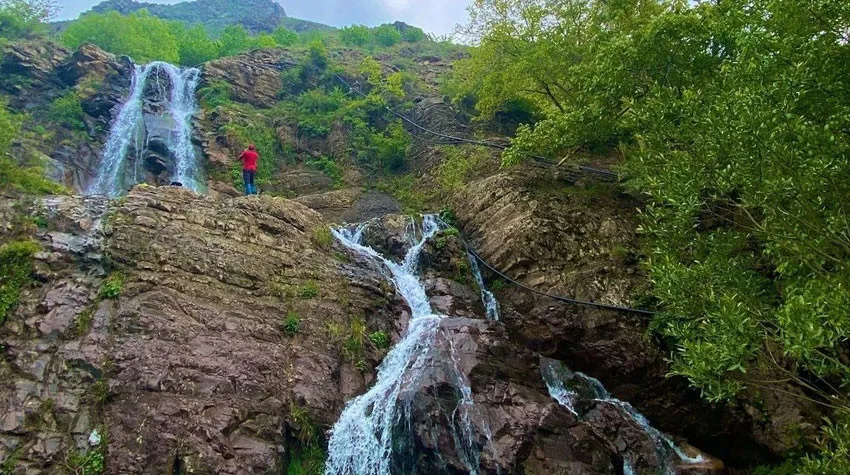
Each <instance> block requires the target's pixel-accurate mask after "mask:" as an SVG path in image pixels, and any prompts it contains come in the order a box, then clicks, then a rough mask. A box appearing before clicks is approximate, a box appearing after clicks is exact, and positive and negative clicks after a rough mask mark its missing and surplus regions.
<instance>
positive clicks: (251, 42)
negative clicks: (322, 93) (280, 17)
mask: <svg viewBox="0 0 850 475" xmlns="http://www.w3.org/2000/svg"><path fill="white" fill-rule="evenodd" d="M297 39H298V35H297V33H295V32H293V31H290V30H288V29H286V28H284V27H280V28H278V29H277V30H275V31H274V33H272V34H270V35H258V36H251V35H250V34H249V33H248V32H247V31H246V30H245V28H244V27H242V26H241V25H230V26H227V27H225V28H224V30H223V31H222V32H221V35H220V36H219V37H218V38H213V37H212V36H210V34H209V32H208V31H207V30H206V29H205V28H204V27H203V26H194V27H191V28H187V27H186V26H184V25H183V24H182V23H180V22H178V21H171V20H163V19H160V18H158V17H156V16H153V15H151V14H150V13H148V11H147V10H140V11H137V12H134V13H131V14H129V15H121V14H120V13H117V12H114V11H111V12H107V13H102V14H101V13H89V14H86V15H84V16H82V17H81V18H80V19H79V20H76V21H74V22H72V23H71V24H70V25H69V26H68V28H67V30H65V32H64V33H63V34H62V36H61V40H62V42H63V43H64V44H65V45H66V46H69V47H71V48H78V47H79V46H80V45H81V44H83V43H85V42H90V43H94V44H96V45H97V46H99V47H101V48H103V49H104V50H106V51H109V52H111V53H115V54H126V55H128V56H130V57H132V58H133V59H134V60H135V61H137V62H149V61H154V60H160V61H168V62H170V63H175V64H182V65H184V66H197V65H199V64H201V63H204V62H206V61H210V60H213V59H216V58H220V57H223V56H231V55H235V54H239V53H242V52H245V51H249V50H252V49H256V48H274V47H279V46H291V45H292V44H294V43H295V41H296V40H297Z"/></svg>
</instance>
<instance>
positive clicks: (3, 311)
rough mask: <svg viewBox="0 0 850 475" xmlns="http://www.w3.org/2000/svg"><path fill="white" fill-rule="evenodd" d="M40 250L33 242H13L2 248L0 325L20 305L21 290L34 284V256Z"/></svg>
mask: <svg viewBox="0 0 850 475" xmlns="http://www.w3.org/2000/svg"><path fill="white" fill-rule="evenodd" d="M39 249H40V248H39V246H38V244H36V243H35V242H33V241H13V242H10V243H6V244H4V245H3V246H2V247H0V324H3V323H4V322H5V321H6V318H7V317H8V316H9V313H10V311H11V310H12V309H13V308H14V307H15V306H16V305H17V304H18V299H19V298H20V295H21V290H23V288H24V287H26V286H27V285H28V284H29V283H30V282H32V256H33V255H34V254H35V253H36V252H38V251H39Z"/></svg>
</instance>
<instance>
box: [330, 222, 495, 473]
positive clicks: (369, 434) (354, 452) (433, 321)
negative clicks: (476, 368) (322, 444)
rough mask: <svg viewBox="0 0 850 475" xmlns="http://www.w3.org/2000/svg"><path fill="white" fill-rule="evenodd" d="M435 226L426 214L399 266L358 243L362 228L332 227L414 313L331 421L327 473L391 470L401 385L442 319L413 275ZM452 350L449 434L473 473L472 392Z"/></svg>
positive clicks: (411, 377) (417, 369) (421, 362)
mask: <svg viewBox="0 0 850 475" xmlns="http://www.w3.org/2000/svg"><path fill="white" fill-rule="evenodd" d="M439 228H440V226H439V225H438V224H437V221H436V219H435V217H434V216H425V217H424V220H423V223H422V232H421V238H420V239H419V240H418V241H417V242H416V243H415V244H414V245H413V246H412V247H411V248H410V250H409V251H408V252H407V255H406V256H405V258H404V261H403V262H402V263H401V264H397V263H395V262H393V261H392V260H390V259H387V258H385V257H383V256H381V255H380V254H379V253H378V252H377V251H375V250H374V249H372V248H371V247H366V246H363V245H361V244H360V237H361V236H362V233H363V228H362V226H361V227H359V228H357V229H356V230H346V229H342V230H333V231H332V232H333V234H334V236H335V237H336V239H337V240H338V241H339V242H340V243H342V244H343V245H344V246H345V247H347V248H348V249H350V250H351V251H353V252H355V253H357V254H359V255H361V256H364V257H367V258H370V259H374V260H376V261H378V262H379V263H381V264H382V265H383V267H384V268H385V269H387V270H389V275H388V277H389V278H390V280H391V281H392V283H393V284H394V286H395V288H396V289H397V290H398V292H399V293H400V294H401V296H402V298H403V299H404V300H405V302H406V303H407V305H408V306H409V307H410V310H411V313H412V316H411V320H410V324H409V327H408V329H407V332H406V333H405V335H404V336H403V338H402V340H401V341H400V342H399V343H398V344H397V345H396V346H395V347H393V349H392V350H390V352H389V353H388V354H387V356H386V358H384V361H383V362H382V363H381V365H380V366H379V367H378V377H377V381H376V382H375V384H374V386H373V387H372V388H371V389H370V390H369V391H368V392H366V393H365V394H363V395H362V396H359V397H357V398H355V399H353V400H352V401H350V402H349V403H348V404H347V405H346V407H345V410H344V411H343V413H342V415H341V416H340V419H339V421H337V423H336V424H335V425H334V427H333V429H332V432H331V438H330V442H329V443H328V461H327V465H326V466H325V473H326V474H328V475H339V474H346V475H384V474H389V473H391V465H392V455H393V440H392V437H393V429H394V427H396V426H397V424H398V423H399V422H401V418H402V412H403V411H402V409H403V408H402V407H399V406H400V396H401V394H402V391H403V389H404V388H403V386H405V385H407V384H410V383H411V381H415V380H416V378H417V376H418V375H419V374H420V373H421V371H422V369H423V367H424V366H425V365H426V363H427V362H428V353H429V348H430V347H431V345H432V344H433V342H434V341H435V339H436V336H437V332H438V326H439V324H440V320H441V319H442V318H444V316H442V315H435V314H434V311H433V310H432V308H431V304H430V301H429V299H428V296H427V295H426V294H425V288H424V287H423V285H422V283H421V282H420V280H419V277H418V276H417V275H416V272H417V267H418V265H419V256H420V253H421V251H422V246H424V245H425V243H426V242H427V241H428V239H430V238H431V237H433V236H434V235H435V234H436V233H437V231H438V230H439ZM406 234H407V236H406V237H409V238H412V239H415V236H416V227H415V226H410V227H408V230H407V233H406ZM451 352H452V362H451V363H453V365H454V371H453V372H454V379H455V381H454V384H455V385H456V389H457V390H458V391H459V393H460V401H459V403H458V406H457V408H456V409H455V411H454V413H453V414H452V425H453V427H452V433H453V435H454V439H455V445H456V446H457V448H458V455H459V456H460V457H461V458H462V460H463V461H464V463H466V464H467V465H468V467H467V468H468V469H469V470H470V472H471V473H473V474H474V473H476V472H477V470H478V459H479V458H480V453H479V451H477V450H476V449H475V448H474V444H473V443H472V437H473V434H472V427H471V422H470V411H471V410H472V407H473V405H474V402H473V400H472V390H471V388H470V387H469V383H468V381H466V378H465V377H464V375H463V374H462V372H461V371H460V369H459V368H458V366H457V361H456V359H455V354H454V348H453V347H451ZM408 415H409V411H408ZM408 422H409V421H408Z"/></svg>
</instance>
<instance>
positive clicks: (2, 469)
mask: <svg viewBox="0 0 850 475" xmlns="http://www.w3.org/2000/svg"><path fill="white" fill-rule="evenodd" d="M20 458H21V447H18V448H17V449H15V450H13V451H12V452H11V453H10V454H9V455H8V456H6V459H5V460H3V464H2V465H0V475H12V473H14V471H15V467H16V466H17V465H18V459H20Z"/></svg>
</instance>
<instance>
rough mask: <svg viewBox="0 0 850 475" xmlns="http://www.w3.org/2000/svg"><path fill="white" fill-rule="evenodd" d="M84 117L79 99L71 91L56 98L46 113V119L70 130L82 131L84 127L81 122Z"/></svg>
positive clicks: (83, 123)
mask: <svg viewBox="0 0 850 475" xmlns="http://www.w3.org/2000/svg"><path fill="white" fill-rule="evenodd" d="M85 116H86V114H85V112H83V106H82V104H81V103H80V97H79V96H78V95H77V94H76V93H75V92H73V91H71V92H69V93H67V94H65V95H64V96H60V97H58V98H56V100H55V101H53V104H51V105H50V110H49V111H48V118H49V119H50V120H51V121H53V122H57V123H60V124H62V125H65V126H67V127H70V128H72V129H84V128H85V126H86V124H85V122H83V119H84V118H85Z"/></svg>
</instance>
